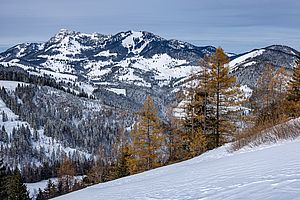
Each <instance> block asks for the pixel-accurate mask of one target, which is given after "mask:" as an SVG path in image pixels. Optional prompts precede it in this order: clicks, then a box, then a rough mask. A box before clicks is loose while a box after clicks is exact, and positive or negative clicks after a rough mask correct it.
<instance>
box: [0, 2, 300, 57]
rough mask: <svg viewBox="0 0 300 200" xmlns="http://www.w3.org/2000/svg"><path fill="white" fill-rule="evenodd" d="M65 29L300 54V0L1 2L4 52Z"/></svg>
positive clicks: (0, 42) (232, 49)
mask: <svg viewBox="0 0 300 200" xmlns="http://www.w3.org/2000/svg"><path fill="white" fill-rule="evenodd" d="M62 28H66V29H70V30H75V31H79V32H86V33H93V32H99V33H102V34H115V33H118V32H121V31H127V30H136V31H139V30H145V31H150V32H153V33H155V34H157V35H160V36H162V37H164V38H167V39H179V40H184V41H187V42H191V43H193V44H196V45H199V46H204V45H213V46H216V47H218V46H221V47H223V48H224V49H225V50H226V51H227V52H236V53H239V52H243V51H248V50H251V49H253V48H260V47H264V46H267V45H271V44H285V45H289V46H291V47H293V48H296V49H297V50H300V0H106V1H104V0H0V50H4V49H5V48H7V47H10V46H13V45H15V44H18V43H23V42H40V41H46V40H48V39H49V38H50V37H51V36H52V35H54V34H55V33H56V32H58V31H59V30H60V29H62Z"/></svg>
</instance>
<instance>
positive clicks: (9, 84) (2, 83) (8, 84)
mask: <svg viewBox="0 0 300 200" xmlns="http://www.w3.org/2000/svg"><path fill="white" fill-rule="evenodd" d="M18 85H20V86H27V85H29V84H28V83H24V82H19V81H6V80H0V87H4V88H5V89H6V90H8V91H15V90H16V88H17V87H18Z"/></svg>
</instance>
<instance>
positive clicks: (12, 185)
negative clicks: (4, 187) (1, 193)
mask: <svg viewBox="0 0 300 200" xmlns="http://www.w3.org/2000/svg"><path fill="white" fill-rule="evenodd" d="M8 191H9V198H8V199H11V200H30V197H29V192H28V191H27V188H26V185H25V184H24V183H23V180H22V176H21V173H20V171H19V169H16V170H15V171H14V172H13V175H12V176H11V178H10V182H9V188H8Z"/></svg>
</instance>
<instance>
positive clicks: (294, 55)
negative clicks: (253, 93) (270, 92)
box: [229, 45, 300, 87]
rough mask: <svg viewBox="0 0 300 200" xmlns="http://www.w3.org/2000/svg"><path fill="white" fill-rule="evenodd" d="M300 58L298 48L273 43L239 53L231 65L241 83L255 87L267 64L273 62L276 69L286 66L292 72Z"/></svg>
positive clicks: (233, 72) (232, 71)
mask: <svg viewBox="0 0 300 200" xmlns="http://www.w3.org/2000/svg"><path fill="white" fill-rule="evenodd" d="M299 58H300V55H299V52H298V51H297V50H295V49H293V48H290V47H287V46H283V45H273V46H269V47H265V48H261V49H255V50H252V51H250V52H248V53H245V54H241V55H238V56H236V57H234V59H233V60H231V62H230V63H229V67H230V69H231V73H232V74H234V75H236V76H237V78H238V81H239V83H240V84H242V85H247V86H249V87H254V85H255V83H256V80H257V79H258V77H259V76H260V74H261V73H262V72H263V70H264V67H265V66H266V65H267V64H271V65H272V66H274V67H275V69H279V68H280V67H284V68H285V69H286V70H287V71H288V72H290V71H291V70H292V69H293V67H294V66H295V64H296V60H297V59H299Z"/></svg>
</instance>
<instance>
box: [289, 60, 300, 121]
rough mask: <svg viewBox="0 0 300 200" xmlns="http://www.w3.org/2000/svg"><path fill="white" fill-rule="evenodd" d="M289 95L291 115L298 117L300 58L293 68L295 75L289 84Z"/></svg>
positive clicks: (299, 105)
mask: <svg viewBox="0 0 300 200" xmlns="http://www.w3.org/2000/svg"><path fill="white" fill-rule="evenodd" d="M288 87H289V88H288V96H287V100H288V101H289V103H290V104H291V105H290V111H291V115H292V116H293V117H298V116H299V115H300V111H299V110H300V59H299V60H298V61H297V66H296V67H294V69H293V75H292V78H291V80H290V82H289V85H288Z"/></svg>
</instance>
